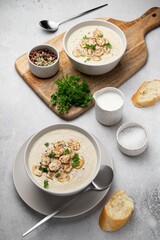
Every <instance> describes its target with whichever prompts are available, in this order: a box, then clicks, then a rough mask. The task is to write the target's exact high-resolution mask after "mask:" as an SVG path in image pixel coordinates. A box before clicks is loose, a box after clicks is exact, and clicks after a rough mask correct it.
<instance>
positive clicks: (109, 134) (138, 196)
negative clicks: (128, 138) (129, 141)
mask: <svg viewBox="0 0 160 240" xmlns="http://www.w3.org/2000/svg"><path fill="white" fill-rule="evenodd" d="M105 2H106V1H104V0H98V1H93V0H87V1H86V0H81V1H73V0H59V1H56V0H52V1H51V0H45V1H44V0H31V1H30V0H29V1H25V0H22V1H21V0H5V1H2V0H1V1H0V17H1V18H0V49H1V51H0V161H1V163H0V176H1V177H0V239H1V240H3V239H5V240H10V239H12V240H18V239H22V233H23V232H24V231H25V230H27V229H28V228H30V227H31V226H32V225H34V224H35V223H37V222H38V221H39V220H40V219H41V218H42V217H43V216H42V215H41V214H39V213H36V212H35V211H33V210H31V209H30V208H29V207H28V206H27V205H26V204H25V203H24V202H23V201H22V200H21V198H20V197H19V195H18V194H17V192H16V190H15V188H14V184H13V178H12V164H13V161H14V159H15V157H16V155H17V152H18V150H19V149H20V147H21V145H22V144H23V143H24V142H25V141H26V139H28V138H29V137H30V136H31V135H32V134H33V133H35V132H36V131H38V130H40V129H42V128H43V127H46V126H48V125H51V124H54V123H65V121H64V120H62V119H60V118H59V117H57V116H56V115H55V114H54V113H53V112H52V111H50V110H49V109H48V108H47V107H46V105H45V104H44V103H43V102H42V101H41V100H40V99H39V98H38V97H37V96H36V95H35V94H34V93H33V91H32V90H31V89H30V88H29V87H28V86H27V85H26V83H25V82H24V81H23V80H22V79H21V77H20V76H19V75H18V74H17V72H16V70H15V68H14V62H15V59H16V58H18V57H19V56H20V55H22V54H23V53H24V52H26V51H27V50H28V49H29V48H31V47H32V46H34V45H37V44H40V43H43V42H45V41H47V40H48V39H50V38H52V37H54V36H56V35H57V34H59V33H61V32H64V31H65V30H67V29H68V28H69V27H70V26H71V25H73V24H74V23H76V22H78V21H80V20H84V19H91V18H96V17H103V16H105V17H112V18H116V19H121V20H125V21H130V20H133V19H135V18H137V17H139V16H140V15H141V14H143V13H144V12H145V11H147V10H148V9H149V8H151V7H154V6H159V7H160V0H152V1H151V0H140V1H139V0H134V1H127V0H121V1H120V0H112V1H111V0H109V1H108V3H109V6H108V7H105V8H103V9H100V10H98V11H96V12H93V13H91V14H90V15H86V16H84V17H82V18H80V19H76V20H73V21H72V22H68V23H66V24H63V25H61V27H60V29H59V30H58V32H56V33H52V34H51V33H47V32H44V31H43V30H42V29H40V27H39V25H38V23H39V21H40V20H41V19H54V20H56V21H59V20H61V19H63V18H64V17H65V18H67V17H69V16H71V15H73V14H75V13H78V12H81V11H83V10H87V9H88V8H91V7H95V6H97V5H100V4H103V3H105ZM159 39H160V28H157V29H155V30H152V31H151V32H149V33H148V34H147V36H146V43H147V48H148V61H147V63H146V64H145V66H144V67H143V68H142V69H141V70H140V71H139V72H137V73H136V74H135V75H134V76H133V77H131V78H130V79H129V80H128V81H127V82H126V83H125V84H123V85H122V86H121V87H120V89H121V90H122V91H123V93H124V94H125V97H126V103H125V109H124V117H123V120H122V121H121V123H119V124H118V125H116V126H114V127H105V126H102V125H101V124H99V123H98V122H97V121H96V119H95V113H94V108H92V109H91V110H90V111H88V112H87V113H85V114H83V115H82V116H80V117H79V118H77V119H75V120H73V121H71V122H70V123H71V124H75V125H78V126H80V127H84V128H85V129H86V130H89V131H90V132H92V133H93V134H95V135H97V136H98V137H99V138H101V140H102V141H103V143H104V144H106V145H107V146H108V148H109V151H110V153H111V156H112V158H113V162H114V169H115V178H114V182H113V185H112V188H111V190H110V192H109V194H108V195H107V196H106V198H105V200H104V202H103V203H101V205H100V206H99V207H98V208H96V209H94V211H93V212H92V214H89V215H84V216H81V217H79V218H75V219H69V220H67V219H56V218H55V219H51V220H50V221H49V222H47V223H46V224H44V225H43V226H41V228H39V229H37V230H36V231H34V232H32V233H31V234H30V235H28V236H27V237H26V239H39V240H42V239H45V240H48V239H56V240H61V239H63V240H64V239H77V240H80V239H86V240H87V239H93V240H97V239H101V240H103V239H109V240H112V239H119V240H128V239H129V240H133V239H136V240H138V239H141V240H142V239H143V240H153V239H157V240H158V239H160V152H159V140H160V114H159V109H160V103H157V104H156V105H155V106H152V107H149V108H145V109H138V108H136V107H134V106H133V104H132V103H131V100H130V98H131V96H132V94H133V93H134V92H135V91H136V90H137V88H138V87H139V86H140V84H141V83H142V82H144V81H149V80H152V79H160V70H159V69H160V42H159ZM127 121H136V122H139V123H141V124H143V125H144V126H145V127H146V128H147V130H148V134H149V147H148V149H147V150H146V151H145V153H144V154H142V155H141V156H138V157H134V158H131V157H127V156H125V155H123V154H122V153H121V152H119V150H118V148H117V145H116V138H115V135H116V131H117V129H118V127H119V126H120V125H121V124H122V123H124V122H127ZM119 189H124V190H126V192H127V193H128V195H130V196H132V197H133V198H134V200H135V212H134V214H133V216H132V218H131V219H130V221H129V222H128V224H127V225H126V226H125V227H123V228H122V229H121V230H119V231H117V232H115V233H105V232H103V231H101V230H100V228H99V226H98V219H99V215H100V212H101V209H102V207H103V205H104V203H105V201H106V200H107V199H108V197H109V196H110V195H111V194H112V193H114V192H115V191H116V190H119ZM46 204H47V203H46Z"/></svg>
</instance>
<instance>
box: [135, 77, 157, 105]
mask: <svg viewBox="0 0 160 240" xmlns="http://www.w3.org/2000/svg"><path fill="white" fill-rule="evenodd" d="M159 99H160V80H153V81H149V82H144V83H143V84H142V85H141V86H140V88H139V89H138V90H137V92H136V93H135V94H134V95H133V96H132V98H131V100H132V102H133V104H134V105H135V106H136V107H148V106H151V105H154V104H155V103H156V102H157V101H158V100H159Z"/></svg>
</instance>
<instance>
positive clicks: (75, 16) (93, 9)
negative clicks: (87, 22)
mask: <svg viewBox="0 0 160 240" xmlns="http://www.w3.org/2000/svg"><path fill="white" fill-rule="evenodd" d="M107 5H108V3H106V4H103V5H101V6H98V7H95V8H92V9H90V10H87V11H85V12H82V13H78V14H76V15H74V16H72V17H71V18H68V19H64V20H63V21H61V22H59V23H58V24H59V25H61V24H62V23H65V22H68V21H69V20H72V19H75V18H77V17H81V16H83V15H85V14H88V13H90V12H92V11H95V10H97V9H99V8H102V7H105V6H107Z"/></svg>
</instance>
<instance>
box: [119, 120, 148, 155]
mask: <svg viewBox="0 0 160 240" xmlns="http://www.w3.org/2000/svg"><path fill="white" fill-rule="evenodd" d="M116 137H117V144H118V148H119V150H120V151H121V152H122V153H124V154H126V155H129V156H137V155H139V154H141V153H143V152H144V151H145V149H146V148H147V146H148V133H147V131H146V129H145V128H144V127H143V126H142V125H140V124H139V123H135V122H128V123H125V124H123V125H122V126H120V128H119V129H118V131H117V136H116Z"/></svg>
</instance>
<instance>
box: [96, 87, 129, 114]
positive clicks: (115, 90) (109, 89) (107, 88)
mask: <svg viewBox="0 0 160 240" xmlns="http://www.w3.org/2000/svg"><path fill="white" fill-rule="evenodd" d="M104 92H117V93H118V94H119V95H120V96H121V98H122V101H123V103H122V105H121V106H120V107H119V108H117V109H115V110H105V109H103V108H101V107H100V106H99V104H98V103H97V101H96V98H95V97H94V96H95V95H96V94H98V95H100V94H101V93H104ZM93 98H94V99H95V101H96V104H97V105H98V107H99V108H100V109H102V110H103V111H106V112H116V111H117V110H119V109H120V108H121V107H123V106H124V103H125V96H124V94H123V92H122V91H121V90H119V89H118V88H115V87H105V88H102V89H100V90H98V91H96V92H95V93H94V94H93Z"/></svg>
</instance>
